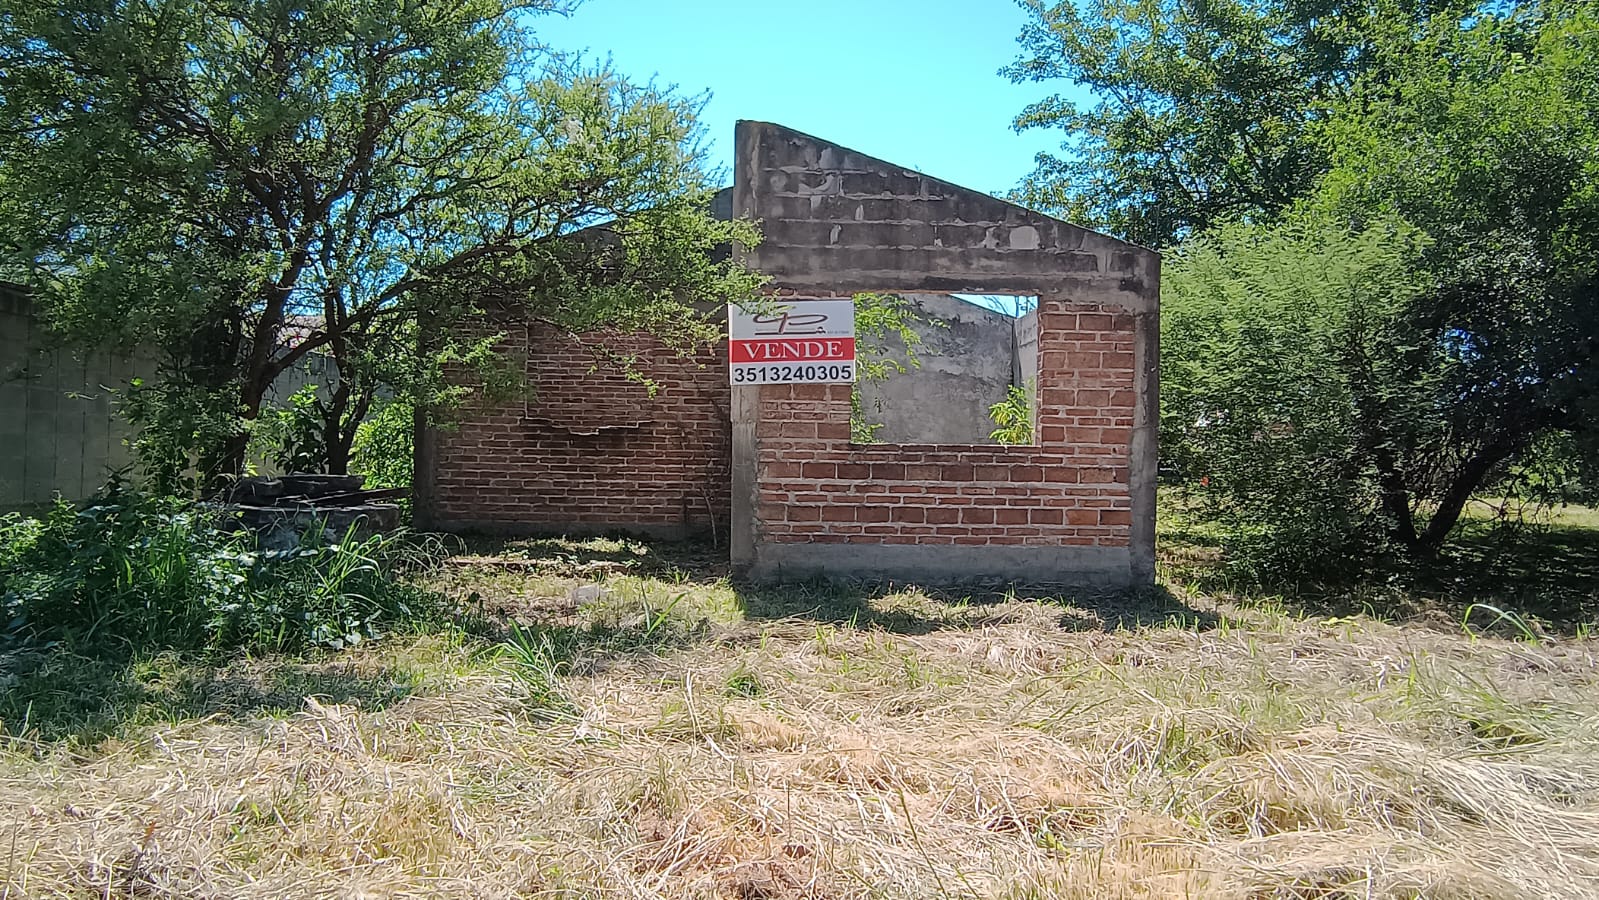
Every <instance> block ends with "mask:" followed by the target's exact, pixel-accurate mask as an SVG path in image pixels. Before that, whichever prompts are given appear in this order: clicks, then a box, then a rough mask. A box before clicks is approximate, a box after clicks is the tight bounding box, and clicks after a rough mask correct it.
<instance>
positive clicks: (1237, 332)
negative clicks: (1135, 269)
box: [1161, 223, 1430, 575]
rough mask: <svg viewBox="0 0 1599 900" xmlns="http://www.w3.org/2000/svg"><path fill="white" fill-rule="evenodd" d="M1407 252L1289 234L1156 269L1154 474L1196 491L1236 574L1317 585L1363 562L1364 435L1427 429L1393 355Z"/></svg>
mask: <svg viewBox="0 0 1599 900" xmlns="http://www.w3.org/2000/svg"><path fill="white" fill-rule="evenodd" d="M1418 252H1419V247H1418V244H1417V241H1416V239H1415V238H1414V236H1411V235H1408V234H1407V233H1406V232H1404V231H1402V230H1399V229H1393V228H1372V229H1369V230H1367V231H1365V232H1362V233H1359V234H1354V235H1351V234H1349V233H1348V232H1346V231H1344V230H1342V229H1340V228H1337V227H1333V226H1327V225H1324V224H1314V223H1299V224H1292V225H1287V226H1283V227H1280V228H1276V229H1263V228H1259V227H1253V226H1243V225H1235V226H1230V227H1227V228H1223V229H1221V230H1219V231H1218V232H1216V233H1215V234H1214V235H1212V236H1209V237H1206V238H1202V239H1197V240H1194V241H1191V242H1190V243H1189V244H1187V245H1186V246H1185V247H1184V248H1183V249H1182V250H1181V251H1180V252H1178V253H1176V254H1173V255H1172V256H1169V257H1168V258H1167V261H1166V265H1165V274H1164V275H1163V281H1162V298H1161V300H1162V309H1161V331H1162V334H1161V338H1162V345H1163V359H1162V394H1163V396H1162V404H1161V452H1162V457H1163V459H1162V462H1163V466H1164V467H1166V468H1168V469H1175V470H1177V472H1178V473H1179V474H1180V475H1181V476H1183V477H1184V478H1187V479H1204V481H1205V484H1206V488H1205V498H1206V499H1207V500H1208V501H1209V505H1208V512H1210V513H1211V514H1212V515H1214V516H1216V517H1218V518H1220V519H1221V520H1222V521H1223V522H1225V523H1227V524H1229V525H1231V526H1233V528H1234V531H1233V532H1232V537H1231V540H1232V541H1233V545H1232V547H1231V549H1232V550H1234V551H1235V552H1236V554H1237V556H1238V558H1240V559H1241V560H1243V561H1244V562H1246V563H1247V564H1250V565H1254V566H1257V567H1258V568H1260V569H1262V570H1265V571H1269V572H1270V573H1272V574H1291V575H1302V574H1324V573H1326V572H1329V571H1333V570H1335V569H1336V568H1337V567H1339V566H1340V565H1341V564H1343V563H1344V562H1345V561H1346V560H1347V558H1348V557H1349V556H1351V555H1359V554H1360V553H1363V552H1365V551H1366V550H1367V549H1369V547H1365V546H1363V543H1364V542H1367V541H1369V540H1370V539H1371V534H1370V532H1369V531H1368V530H1367V528H1366V526H1367V525H1368V524H1371V523H1372V522H1373V517H1374V516H1375V515H1376V512H1377V510H1376V503H1377V493H1378V492H1377V488H1376V464H1375V457H1376V456H1377V455H1380V454H1382V453H1384V452H1388V451H1387V449H1386V448H1385V447H1384V446H1380V445H1379V444H1378V443H1377V442H1376V441H1374V433H1377V432H1380V430H1381V429H1385V428H1397V427H1405V425H1406V424H1407V423H1412V422H1416V421H1425V420H1426V418H1425V413H1426V408H1425V407H1426V404H1427V403H1428V402H1429V401H1430V396H1429V395H1426V394H1423V393H1419V392H1417V391H1414V390H1413V389H1412V388H1413V385H1411V384H1410V383H1409V382H1408V381H1407V380H1406V379H1405V378H1404V377H1403V375H1402V370H1400V369H1399V368H1398V365H1397V363H1398V360H1396V359H1395V358H1394V357H1395V356H1399V355H1402V353H1401V352H1400V351H1399V349H1398V348H1396V347H1395V346H1394V344H1393V340H1392V337H1393V334H1394V328H1395V323H1396V322H1398V321H1399V320H1400V319H1402V317H1403V316H1404V315H1406V314H1407V312H1408V310H1409V307H1410V304H1411V303H1412V302H1413V301H1414V299H1415V297H1416V296H1417V294H1418V292H1419V289H1420V286H1419V285H1418V284H1416V282H1415V278H1414V275H1413V273H1412V268H1411V267H1412V264H1413V260H1414V257H1415V255H1416V254H1417V253H1418ZM1379 354H1385V355H1379ZM1371 405H1381V406H1382V407H1383V410H1384V412H1383V414H1382V415H1381V417H1380V418H1367V417H1365V416H1363V408H1364V407H1367V406H1371Z"/></svg>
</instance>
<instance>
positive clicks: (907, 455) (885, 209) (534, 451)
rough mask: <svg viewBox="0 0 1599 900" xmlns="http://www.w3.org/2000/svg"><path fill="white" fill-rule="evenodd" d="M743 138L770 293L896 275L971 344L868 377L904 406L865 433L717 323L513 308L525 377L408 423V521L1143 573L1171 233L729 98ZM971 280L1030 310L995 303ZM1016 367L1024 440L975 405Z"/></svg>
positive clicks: (753, 559) (737, 204)
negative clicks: (632, 375) (1022, 300)
mask: <svg viewBox="0 0 1599 900" xmlns="http://www.w3.org/2000/svg"><path fill="white" fill-rule="evenodd" d="M736 154H737V155H736V160H735V172H734V174H735V178H734V181H735V184H734V187H733V189H732V192H731V198H730V199H731V210H730V212H731V213H732V214H736V215H739V216H743V217H748V218H751V219H754V220H757V221H759V222H760V224H761V228H762V231H763V234H764V239H763V241H762V242H761V243H760V245H759V246H757V247H754V248H750V249H748V250H746V251H742V258H743V260H744V261H745V263H746V264H747V265H749V266H751V267H753V268H754V269H755V270H756V271H759V272H761V273H763V274H764V275H766V276H768V278H769V279H770V280H769V282H768V285H767V290H768V291H769V292H770V293H771V294H772V295H773V296H775V297H778V298H816V299H824V298H848V297H852V296H854V295H855V294H857V293H861V292H877V293H888V294H896V295H899V296H902V297H907V298H909V299H911V300H912V301H913V302H916V303H918V305H919V306H920V307H921V308H922V309H924V310H927V311H929V315H930V317H932V318H942V319H945V320H946V321H953V322H955V323H956V326H958V327H959V328H961V329H964V330H963V331H962V332H961V335H962V338H961V340H959V341H956V340H953V337H954V335H950V337H951V338H952V339H951V340H950V341H949V342H948V343H949V345H950V346H951V347H954V348H955V350H954V351H950V350H949V348H947V347H946V348H943V349H941V350H940V351H939V353H937V354H934V355H933V357H932V358H933V359H934V360H935V361H942V360H952V359H957V358H958V357H959V356H960V355H961V354H962V353H968V354H970V355H971V359H970V361H969V362H968V363H966V364H962V365H956V366H945V365H943V363H942V362H940V365H939V366H938V367H933V368H929V367H928V366H927V365H926V364H925V361H926V360H927V359H928V356H927V354H924V367H923V369H922V370H920V372H919V374H918V376H917V377H915V378H908V379H905V380H903V381H901V382H898V383H895V382H890V383H889V385H890V386H884V387H876V386H866V387H865V388H864V389H863V394H866V400H867V402H868V403H872V402H874V401H875V395H873V394H871V393H870V392H872V391H879V392H884V393H893V392H896V391H897V392H898V393H894V394H893V396H891V397H889V398H888V399H886V400H885V401H884V406H885V408H893V409H896V410H906V409H910V408H912V407H915V408H916V409H917V411H916V413H915V414H914V415H900V416H899V420H900V421H899V422H898V423H897V424H896V425H895V427H894V428H893V429H889V428H888V425H887V423H885V424H884V430H883V431H882V432H880V433H879V436H878V437H879V440H880V441H882V442H880V443H870V444H854V443H851V432H850V411H851V402H850V401H851V386H850V385H848V384H826V385H763V386H759V387H743V386H740V387H733V386H731V385H730V384H729V381H728V374H727V349H726V346H725V345H723V346H719V347H716V348H710V349H707V350H705V351H703V352H701V353H700V354H699V355H698V356H693V357H683V356H679V355H676V354H674V353H673V352H671V351H669V350H667V349H665V348H664V347H662V346H660V345H659V344H658V343H657V342H655V341H653V340H652V339H650V338H649V337H647V336H643V335H614V334H609V335H585V336H579V337H570V336H565V335H561V334H557V333H554V332H553V331H550V330H548V329H547V328H546V327H545V326H542V325H539V324H537V323H532V322H527V323H521V324H520V325H519V327H517V328H515V329H512V331H511V333H510V340H509V342H508V343H509V345H510V346H509V347H508V348H507V349H509V350H511V351H513V352H522V353H525V354H526V356H527V360H528V363H527V365H528V378H529V382H530V384H531V386H532V388H533V392H532V394H531V399H528V400H525V401H521V402H518V403H516V404H512V405H509V406H501V407H498V408H494V409H484V410H475V411H471V412H468V413H466V414H465V415H464V416H463V417H462V419H461V421H460V422H459V423H457V424H456V425H455V426H453V427H451V428H449V429H440V428H435V427H427V426H424V427H422V428H420V429H419V433H418V443H417V454H418V455H417V485H416V514H417V517H418V525H419V526H420V527H424V528H438V529H443V530H460V531H465V530H476V531H492V532H501V533H505V532H512V533H568V532H574V531H581V532H606V531H613V530H621V531H629V532H642V533H646V534H655V535H664V536H682V535H685V534H687V533H691V532H695V531H703V530H707V529H711V530H715V531H718V532H725V533H726V534H728V536H729V550H730V559H731V563H732V565H733V569H734V571H735V573H736V574H740V575H744V576H748V577H752V578H762V579H764V578H785V579H786V578H800V577H810V576H817V575H823V576H845V577H867V578H906V579H916V580H920V581H924V582H925V581H946V582H956V581H971V580H983V579H1007V580H1016V581H1028V582H1063V583H1093V584H1103V585H1111V586H1127V585H1142V584H1149V583H1152V581H1153V578H1154V524H1155V475H1156V422H1157V414H1156V411H1157V408H1158V365H1159V360H1158V357H1159V327H1158V314H1159V280H1160V271H1159V270H1160V258H1159V256H1158V255H1157V254H1155V253H1154V252H1152V251H1150V250H1146V249H1144V248H1141V247H1137V246H1135V245H1132V244H1128V243H1126V242H1123V241H1119V240H1116V239H1114V238H1111V237H1108V236H1105V235H1102V234H1098V233H1095V232H1092V231H1089V230H1087V229H1084V228H1080V227H1078V226H1075V225H1072V224H1070V223H1067V222H1062V221H1059V220H1056V219H1053V218H1050V217H1048V216H1044V215H1042V214H1040V213H1036V212H1032V211H1030V210H1027V209H1023V208H1022V207H1019V206H1016V205H1013V204H1010V203H1006V202H1004V201H1001V200H997V199H995V198H993V197H989V196H987V195H985V194H982V193H979V192H976V191H972V190H968V189H965V188H961V187H958V186H956V185H952V184H949V183H947V182H943V181H940V180H938V179H936V178H932V177H929V176H927V175H923V174H921V173H918V172H914V171H910V170H908V169H905V168H903V167H901V166H896V165H894V164H892V163H889V162H886V161H883V160H879V159H874V158H872V157H869V156H866V155H864V154H860V153H856V152H854V151H852V150H849V149H847V148H845V147H841V146H838V145H836V144H831V143H829V142H826V141H823V140H820V139H818V138H814V137H811V136H809V135H805V134H801V133H799V132H796V131H793V130H791V129H787V128H784V127H782V126H778V125H772V124H767V123H760V122H741V123H739V125H738V129H737V141H736ZM963 295H1008V296H1017V297H1029V298H1037V299H1036V309H1034V310H1033V311H1031V312H1030V313H1028V315H1027V316H1026V317H1024V318H1021V319H1014V320H1008V321H1006V322H1004V323H1003V324H1001V323H999V322H997V321H995V320H991V319H989V318H988V315H987V313H988V311H986V310H979V309H978V308H977V307H970V309H969V310H968V309H966V308H964V307H962V306H961V304H962V302H963V301H961V300H959V299H958V298H959V297H961V296H963ZM994 315H998V314H994ZM956 326H952V327H956ZM1002 329H1003V330H1002ZM1007 332H1008V335H1007V334H1006V333H1007ZM586 342H606V343H607V344H609V345H611V346H613V347H618V348H619V349H621V350H622V351H624V352H629V353H636V354H637V359H638V363H637V365H639V366H640V368H642V369H643V370H644V371H645V372H647V373H648V374H649V375H650V377H651V379H652V380H653V381H654V382H655V383H656V384H657V385H658V386H659V387H658V390H657V391H656V393H655V394H654V395H653V396H651V395H650V394H649V393H648V392H647V391H646V390H645V388H644V387H643V386H642V385H639V384H637V383H636V382H634V381H632V380H630V379H629V378H628V377H627V375H626V373H623V372H620V371H614V372H613V371H604V370H600V371H590V369H591V363H592V355H591V354H590V353H589V352H588V351H587V350H586V349H585V346H584V345H585V343H586ZM963 342H964V343H963ZM962 347H965V348H967V349H966V350H961V348H962ZM1023 383H1025V384H1028V385H1029V386H1031V387H1032V388H1033V389H1034V402H1033V416H1034V421H1033V436H1034V442H1033V443H1032V444H1028V445H999V444H996V443H994V442H992V441H989V440H986V435H984V434H982V433H981V431H982V422H981V421H980V420H975V419H973V418H972V417H971V414H970V409H971V408H974V404H976V407H975V408H979V409H981V408H982V407H983V406H985V405H986V402H987V398H989V397H993V396H994V392H995V391H996V390H998V391H1000V393H1001V396H1002V394H1003V388H1005V387H1007V386H1008V385H1011V384H1023ZM967 394H970V396H969V397H968V396H967ZM962 398H964V399H962ZM940 405H942V406H943V407H944V408H945V410H946V411H948V410H953V409H954V408H956V407H960V408H961V409H962V410H963V411H962V412H961V413H960V415H959V416H956V415H955V414H953V413H950V414H948V415H941V414H940V412H939V408H940ZM912 438H916V440H915V441H914V442H913V441H912ZM955 438H958V439H959V440H958V441H957V440H954V439H955Z"/></svg>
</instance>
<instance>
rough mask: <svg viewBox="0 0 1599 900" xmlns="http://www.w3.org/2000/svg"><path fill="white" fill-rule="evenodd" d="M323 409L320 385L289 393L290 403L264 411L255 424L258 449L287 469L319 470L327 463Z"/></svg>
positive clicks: (263, 455) (292, 470)
mask: <svg viewBox="0 0 1599 900" xmlns="http://www.w3.org/2000/svg"><path fill="white" fill-rule="evenodd" d="M323 422H324V419H323V410H322V407H321V404H320V403H319V402H318V397H317V385H315V384H307V385H305V386H304V387H302V388H300V389H299V390H297V391H295V392H294V393H292V394H290V395H289V398H288V403H287V404H285V405H284V406H281V407H277V408H268V409H263V410H262V411H261V415H260V417H259V418H258V419H256V421H255V424H254V434H253V437H254V443H255V444H256V447H257V448H258V449H257V451H256V452H257V453H258V454H259V455H260V456H262V457H263V458H265V459H266V460H268V461H270V462H271V463H272V464H273V465H275V466H277V467H278V468H279V469H281V470H283V471H285V472H320V471H324V470H325V469H326V467H327V462H326V461H327V458H328V447H327V441H326V440H325V437H324V433H323Z"/></svg>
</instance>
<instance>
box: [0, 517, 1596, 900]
mask: <svg viewBox="0 0 1599 900" xmlns="http://www.w3.org/2000/svg"><path fill="white" fill-rule="evenodd" d="M1594 524H1596V523H1594V522H1593V521H1591V520H1589V521H1584V520H1582V519H1581V517H1580V516H1578V517H1577V519H1576V520H1574V521H1571V522H1561V523H1555V525H1553V526H1552V527H1550V528H1549V529H1546V530H1543V531H1540V532H1538V533H1537V534H1534V535H1530V536H1528V537H1527V538H1526V539H1525V540H1524V541H1523V542H1522V543H1521V544H1519V545H1516V547H1514V548H1513V552H1512V551H1505V550H1503V549H1502V548H1501V547H1500V545H1493V546H1494V547H1495V548H1498V549H1488V548H1489V546H1490V545H1488V544H1487V543H1486V542H1484V541H1479V540H1476V539H1475V538H1474V537H1473V536H1472V535H1468V536H1467V538H1466V539H1465V540H1464V541H1463V542H1462V543H1461V544H1460V546H1459V547H1457V548H1456V551H1455V555H1456V558H1457V562H1458V563H1459V565H1457V566H1456V567H1454V568H1453V569H1452V570H1449V571H1447V572H1446V571H1445V570H1440V573H1438V574H1437V575H1436V577H1434V576H1431V575H1429V576H1428V577H1426V578H1422V579H1419V580H1417V581H1415V582H1413V583H1407V584H1404V585H1400V584H1398V583H1392V584H1377V585H1374V586H1369V587H1365V588H1361V589H1358V590H1348V589H1345V590H1340V591H1322V592H1316V591H1303V592H1299V593H1294V594H1282V593H1270V592H1266V591H1262V590H1260V589H1247V590H1246V589H1244V588H1242V587H1240V586H1238V585H1235V584H1230V583H1228V581H1227V579H1226V578H1224V577H1221V576H1219V575H1218V574H1217V569H1216V567H1215V564H1214V563H1215V560H1214V551H1213V549H1212V548H1210V547H1208V546H1206V542H1205V540H1204V536H1203V535H1202V534H1198V533H1196V532H1194V531H1193V530H1191V529H1188V528H1186V527H1185V526H1184V525H1183V523H1182V522H1181V521H1180V520H1174V521H1173V523H1172V525H1170V526H1169V527H1168V528H1167V529H1166V531H1165V533H1164V534H1163V539H1162V559H1163V567H1162V568H1163V571H1162V582H1163V588H1162V589H1161V590H1160V591H1157V592H1154V593H1150V594H1147V595H1142V596H1137V597H1128V596H1112V595H1089V594H1083V595H1073V596H1067V597H1061V596H1048V595H1039V594H1033V593H1029V592H1019V593H1014V594H1007V595H1004V596H992V597H991V596H971V597H964V596H933V595H930V594H928V593H927V592H924V591H922V590H918V589H915V588H912V587H906V586H900V585H884V586H877V587H871V588H839V587H827V586H821V585H811V586H798V587H791V588H787V589H763V590H746V589H742V588H735V587H734V586H732V585H731V584H730V583H729V582H728V581H727V580H726V579H725V578H724V577H723V576H722V572H721V571H720V569H719V567H718V565H717V563H716V560H717V558H718V557H719V554H718V553H717V551H716V550H715V549H714V548H706V547H681V546H667V545H645V544H637V543H631V542H623V541H609V540H589V541H581V542H567V541H540V542H509V543H501V544H493V545H488V544H485V545H480V546H474V547H472V548H470V551H469V552H464V553H462V554H461V555H460V556H458V557H456V558H455V560H453V561H452V563H451V564H450V565H448V566H446V567H445V569H444V571H442V572H440V573H438V574H436V575H434V576H432V578H433V580H434V582H435V583H436V584H437V586H438V587H439V588H440V589H442V590H444V591H446V592H448V593H449V595H450V596H451V597H452V598H454V599H455V600H456V601H457V602H459V603H460V604H461V606H462V608H463V609H464V610H466V612H467V614H466V615H465V616H464V617H463V624H462V627H461V628H459V629H457V630H451V631H448V632H444V633H432V634H422V635H395V636H391V637H389V638H387V639H385V640H383V641H381V642H378V643H376V644H373V645H368V646H364V647H361V648H359V649H357V650H355V651H352V652H345V653H342V654H338V655H330V656H327V657H325V658H323V657H311V658H268V659H247V660H233V661H228V662H222V663H215V664H207V663H203V662H199V661H195V660H192V659H191V660H180V659H176V658H170V657H156V658H149V659H143V660H140V661H139V662H137V663H136V664H134V665H131V666H119V667H113V666H107V665H104V664H100V663H96V662H94V661H91V660H77V659H70V658H69V659H57V658H51V659H49V660H48V661H47V662H46V663H44V664H38V663H39V661H38V660H35V661H34V662H35V663H36V665H34V666H33V667H32V668H31V669H30V674H29V675H28V676H27V677H26V678H19V677H18V676H16V675H5V674H0V680H3V681H0V684H3V685H4V691H5V692H6V697H5V699H4V702H3V704H0V709H3V710H4V711H5V712H4V729H5V731H6V732H7V733H8V734H9V735H10V737H9V738H8V739H5V742H4V744H3V747H4V749H3V750H0V897H4V898H6V900H10V898H17V897H57V896H68V897H172V898H178V897H182V898H202V897H205V898H210V897H216V898H225V897H301V896H325V897H362V898H378V897H430V896H461V897H468V896H469V897H572V898H579V897H585V898H586V897H597V898H611V897H617V898H621V897H658V896H661V897H707V898H710V897H724V898H801V897H815V898H843V897H951V896H960V897H993V898H1031V897H1037V898H1044V897H1084V898H1086V897H1150V898H1156V897H1160V898H1164V897H1237V898H1290V897H1306V898H1309V897H1318V898H1335V897H1336V898H1356V897H1362V898H1363V897H1460V898H1481V897H1529V898H1530V897H1584V896H1599V678H1596V670H1595V653H1596V651H1599V642H1596V641H1595V639H1594V638H1593V637H1591V636H1589V629H1588V627H1587V626H1588V625H1591V624H1592V623H1593V622H1594V620H1595V607H1594V603H1595V597H1594V593H1595V590H1596V587H1595V586H1596V584H1599V577H1596V573H1599V532H1595V531H1594V530H1593V529H1592V526H1593V525H1594ZM1479 537H1480V536H1479ZM1378 613H1381V615H1378ZM9 662H10V663H15V662H16V661H15V660H12V661H9ZM15 668H16V666H13V669H15ZM3 671H4V670H0V672H3Z"/></svg>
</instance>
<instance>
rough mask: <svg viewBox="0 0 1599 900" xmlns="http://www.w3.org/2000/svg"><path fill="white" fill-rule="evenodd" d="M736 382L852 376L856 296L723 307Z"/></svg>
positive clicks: (836, 379) (814, 381) (847, 378)
mask: <svg viewBox="0 0 1599 900" xmlns="http://www.w3.org/2000/svg"><path fill="white" fill-rule="evenodd" d="M727 333H728V366H729V374H730V377H731V378H732V380H733V384H735V385H751V384H827V383H830V382H840V381H841V382H853V381H854V380H855V301H853V300H779V301H777V302H776V304H775V305H773V306H771V307H769V308H768V309H767V311H765V312H747V311H745V310H742V309H740V308H738V307H737V306H729V307H728V308H727Z"/></svg>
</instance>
